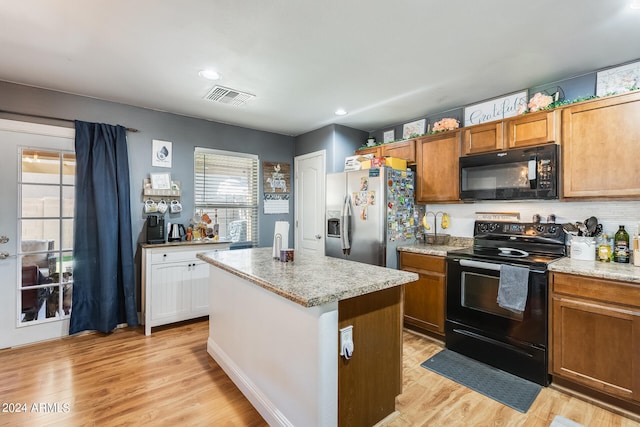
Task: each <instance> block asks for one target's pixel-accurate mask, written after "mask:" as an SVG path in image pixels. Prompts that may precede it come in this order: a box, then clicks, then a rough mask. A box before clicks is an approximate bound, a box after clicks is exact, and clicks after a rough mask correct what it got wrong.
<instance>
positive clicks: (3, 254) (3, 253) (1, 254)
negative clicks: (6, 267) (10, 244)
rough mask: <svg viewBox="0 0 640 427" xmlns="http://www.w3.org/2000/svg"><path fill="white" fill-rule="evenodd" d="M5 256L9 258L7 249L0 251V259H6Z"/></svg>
mask: <svg viewBox="0 0 640 427" xmlns="http://www.w3.org/2000/svg"><path fill="white" fill-rule="evenodd" d="M7 258H9V252H7V251H2V252H0V259H7Z"/></svg>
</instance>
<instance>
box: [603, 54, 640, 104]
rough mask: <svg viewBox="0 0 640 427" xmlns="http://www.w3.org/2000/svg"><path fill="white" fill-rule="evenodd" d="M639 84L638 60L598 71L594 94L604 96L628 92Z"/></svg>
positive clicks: (639, 66)
mask: <svg viewBox="0 0 640 427" xmlns="http://www.w3.org/2000/svg"><path fill="white" fill-rule="evenodd" d="M639 86H640V61H638V62H634V63H632V64H626V65H621V66H619V67H613V68H608V69H606V70H602V71H598V73H597V77H596V95H597V96H606V95H610V94H614V93H624V92H629V91H630V90H631V89H632V88H634V87H639Z"/></svg>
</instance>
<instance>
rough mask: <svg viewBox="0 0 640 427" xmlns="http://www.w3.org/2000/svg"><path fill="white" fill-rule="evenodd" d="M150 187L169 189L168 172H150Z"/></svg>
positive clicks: (169, 175) (169, 177)
mask: <svg viewBox="0 0 640 427" xmlns="http://www.w3.org/2000/svg"><path fill="white" fill-rule="evenodd" d="M151 188H153V189H154V190H170V189H171V174H170V173H152V174H151Z"/></svg>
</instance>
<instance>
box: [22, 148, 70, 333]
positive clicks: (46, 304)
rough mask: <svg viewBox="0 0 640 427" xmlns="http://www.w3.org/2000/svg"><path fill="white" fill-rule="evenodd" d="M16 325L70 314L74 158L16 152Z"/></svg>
mask: <svg viewBox="0 0 640 427" xmlns="http://www.w3.org/2000/svg"><path fill="white" fill-rule="evenodd" d="M19 155H20V162H19V164H20V174H19V180H18V186H19V194H20V198H19V204H20V207H19V212H20V215H19V217H18V229H19V230H20V249H19V253H18V255H19V260H20V265H21V268H22V274H21V279H22V280H21V283H19V284H18V286H19V289H20V292H19V301H18V305H19V313H20V324H32V323H36V322H37V323H40V322H44V321H50V320H59V319H62V318H65V317H68V316H69V314H70V313H71V292H72V288H73V215H74V207H75V204H74V199H75V188H74V185H75V171H76V156H75V154H74V153H73V152H67V151H55V150H40V149H28V148H21V149H20V154H19Z"/></svg>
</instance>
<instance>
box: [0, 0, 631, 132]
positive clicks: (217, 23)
mask: <svg viewBox="0 0 640 427" xmlns="http://www.w3.org/2000/svg"><path fill="white" fill-rule="evenodd" d="M629 1H630V0H535V1H524V0H483V1H477V0H476V1H469V0H395V1H389V0H369V1H364V0H361V1H358V0H288V1H287V0H180V1H171V0H135V1H127V0H91V1H80V0H23V1H16V0H0V28H2V30H1V31H0V58H1V59H0V80H5V81H9V82H16V83H22V84H26V85H31V86H37V87H43V88H48V89H53V90H57V91H63V92H68V93H73V94H79V95H86V96H90V97H95V98H100V99H105V100H109V101H115V102H120V103H124V104H130V105H134V106H139V107H145V108H151V109H155V110H161V111H168V112H173V113H177V114H181V115H186V116H192V117H197V118H203V119H207V120H214V121H218V122H223V123H231V124H235V125H239V126H243V127H248V128H253V129H260V130H266V131H272V132H276V133H281V134H286V135H299V134H302V133H305V132H308V131H311V130H314V129H317V128H320V127H322V126H325V125H328V124H331V123H338V124H342V125H345V126H350V127H353V128H357V129H361V130H365V131H373V130H377V129H381V128H384V127H385V126H388V125H391V124H396V123H401V122H404V121H409V120H411V119H414V118H418V117H422V116H425V115H428V114H433V113H438V112H441V111H445V110H448V109H450V108H455V107H460V106H463V105H465V104H470V103H475V102H477V101H481V100H484V99H487V98H492V97H496V96H499V95H503V94H506V93H509V92H514V91H517V90H520V89H524V88H527V87H532V86H536V85H540V84H544V83H551V82H554V81H555V80H559V79H562V78H566V77H571V76H574V75H579V74H582V73H585V72H589V71H594V70H597V69H600V68H603V67H607V66H611V65H616V64H620V63H623V62H627V61H631V60H634V59H638V58H640V44H639V41H640V10H632V9H630V8H629V7H628V2H629ZM204 68H215V69H216V70H217V71H218V72H219V73H220V74H221V75H222V78H221V79H220V80H218V81H217V82H216V83H213V82H211V81H207V80H205V79H203V78H201V77H199V76H198V71H200V70H201V69H204ZM214 84H220V85H223V86H227V87H231V88H234V89H238V90H241V91H246V92H250V93H252V94H255V95H256V98H254V99H253V100H251V101H249V103H247V104H246V105H244V106H242V107H232V106H228V105H222V104H215V103H212V102H211V101H206V100H204V99H203V97H204V96H205V95H206V94H207V93H208V92H209V90H210V89H211V88H212V87H213V85H214ZM0 96H1V95H0ZM337 108H344V109H346V110H347V111H348V112H349V114H347V115H346V116H341V117H339V116H335V115H334V111H335V110H336V109H337ZM127 125H131V126H134V127H135V123H128V124H127Z"/></svg>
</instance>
